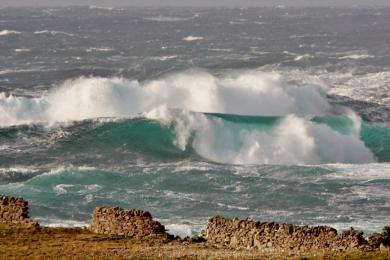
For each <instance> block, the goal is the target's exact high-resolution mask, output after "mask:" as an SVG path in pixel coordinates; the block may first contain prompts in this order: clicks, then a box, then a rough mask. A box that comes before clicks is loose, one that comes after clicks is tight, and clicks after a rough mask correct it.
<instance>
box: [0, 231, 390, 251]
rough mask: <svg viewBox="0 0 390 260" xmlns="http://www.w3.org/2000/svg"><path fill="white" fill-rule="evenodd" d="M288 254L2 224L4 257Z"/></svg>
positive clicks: (0, 246)
mask: <svg viewBox="0 0 390 260" xmlns="http://www.w3.org/2000/svg"><path fill="white" fill-rule="evenodd" d="M288 256H289V255H280V254H278V253H275V254H272V255H262V254H261V253H259V252H258V251H256V250H233V249H227V248H221V247H215V246H212V245H208V244H207V243H189V242H185V241H182V240H175V241H169V240H166V239H163V238H155V239H130V238H120V237H112V236H105V235H97V234H93V233H91V232H89V231H88V230H85V229H79V228H44V227H41V228H23V227H18V226H9V225H1V224H0V258H1V259H24V258H30V259H44V258H56V259H60V258H73V259H87V258H90V259H122V258H127V259H129V258H130V259H140V258H143V259H145V258H147V259H156V258H164V259H167V258H175V259H177V258H182V259H183V258H184V259H204V258H208V259H221V258H230V259H231V258H235V259H259V258H260V259H262V258H267V259H269V258H286V257H288ZM290 257H293V258H297V259H300V258H306V257H308V258H313V259H323V258H329V259H330V258H332V259H333V258H338V259H390V253H389V252H382V253H380V252H369V253H359V252H350V253H343V254H335V253H325V254H324V253H320V254H317V255H316V254H314V253H313V254H311V255H302V256H291V255H290Z"/></svg>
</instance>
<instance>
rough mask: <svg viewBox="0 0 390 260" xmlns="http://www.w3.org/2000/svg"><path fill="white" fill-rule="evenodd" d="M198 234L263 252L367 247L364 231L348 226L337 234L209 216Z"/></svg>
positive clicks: (323, 229) (326, 229)
mask: <svg viewBox="0 0 390 260" xmlns="http://www.w3.org/2000/svg"><path fill="white" fill-rule="evenodd" d="M201 234H202V235H203V237H204V238H205V239H206V240H207V242H208V243H211V244H219V245H226V246H229V247H232V248H257V249H260V250H263V251H278V252H287V251H290V252H291V251H292V252H309V251H313V250H315V251H318V250H320V251H321V250H336V251H345V250H363V249H366V248H367V247H369V244H368V242H367V241H366V240H365V239H364V238H363V233H362V232H358V231H356V230H354V229H352V228H351V229H350V230H347V231H345V232H344V233H342V234H341V235H338V234H337V231H336V230H335V229H334V228H331V227H326V226H319V227H308V226H297V225H290V224H278V223H273V222H271V223H267V222H265V223H261V222H255V221H253V220H249V219H247V220H238V219H226V218H223V217H221V216H215V217H212V218H210V219H209V221H208V223H207V226H206V228H205V229H204V230H202V232H201ZM376 248H379V244H378V245H377V247H376Z"/></svg>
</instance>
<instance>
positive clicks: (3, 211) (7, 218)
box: [0, 195, 38, 226]
mask: <svg viewBox="0 0 390 260" xmlns="http://www.w3.org/2000/svg"><path fill="white" fill-rule="evenodd" d="M0 223H2V224H17V225H25V226H38V223H37V222H35V221H33V220H32V219H31V218H30V217H29V216H28V203H27V201H25V200H23V199H22V198H16V197H11V196H4V195H0Z"/></svg>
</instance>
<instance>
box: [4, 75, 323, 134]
mask: <svg viewBox="0 0 390 260" xmlns="http://www.w3.org/2000/svg"><path fill="white" fill-rule="evenodd" d="M160 106H165V107H168V108H171V109H184V110H188V111H197V112H208V113H228V114H239V115H262V116H284V115H288V114H297V115H322V114H325V113H327V112H328V111H329V110H330V105H329V103H328V102H327V100H326V97H325V94H324V91H323V89H321V88H320V87H319V86H314V85H305V86H296V85H291V84H288V83H287V82H286V81H285V80H284V79H283V77H281V76H280V75H279V74H276V73H264V72H259V71H247V72H242V73H236V74H234V73H233V74H232V75H222V76H214V75H212V74H210V73H208V72H205V71H200V70H191V71H185V72H182V73H176V74H172V75H168V76H165V77H162V78H160V79H156V80H152V81H148V82H143V83H142V82H139V81H135V80H128V79H124V78H99V77H91V78H84V77H82V78H78V79H75V80H69V81H66V82H64V83H63V84H62V85H60V86H59V87H57V88H55V89H53V90H51V91H50V92H49V93H48V94H47V95H45V96H42V97H39V98H26V97H16V96H12V95H10V96H7V95H6V94H5V93H0V126H9V125H19V124H29V123H40V122H50V123H52V122H63V121H74V120H83V119H89V118H98V117H131V116H135V115H137V114H140V113H144V112H148V111H151V110H153V109H155V108H158V107H160Z"/></svg>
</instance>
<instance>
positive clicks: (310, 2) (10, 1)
mask: <svg viewBox="0 0 390 260" xmlns="http://www.w3.org/2000/svg"><path fill="white" fill-rule="evenodd" d="M64 5H98V6H269V5H286V6H356V5H371V6H372V5H386V6H390V0H0V6H64Z"/></svg>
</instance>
